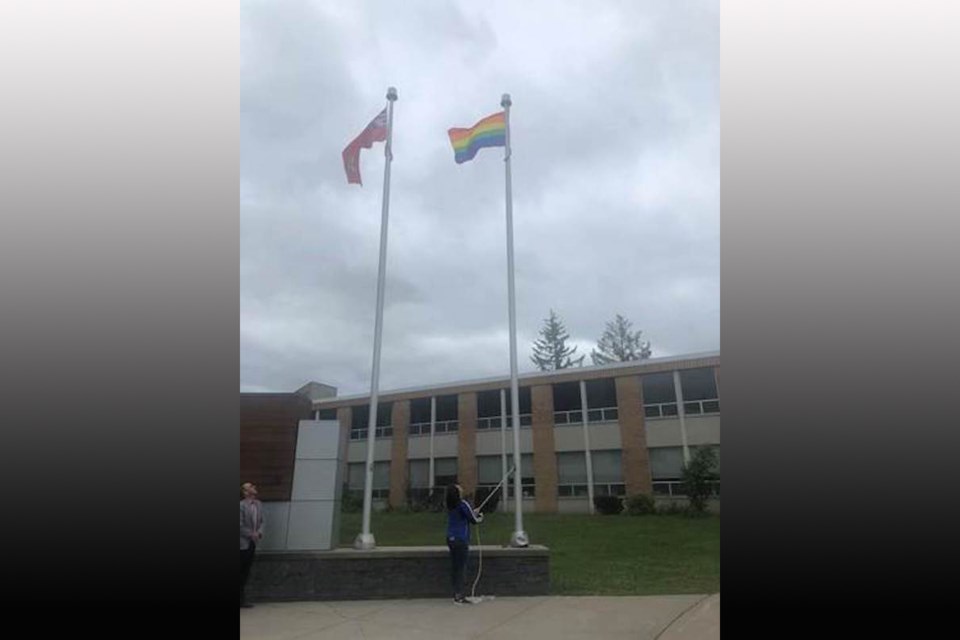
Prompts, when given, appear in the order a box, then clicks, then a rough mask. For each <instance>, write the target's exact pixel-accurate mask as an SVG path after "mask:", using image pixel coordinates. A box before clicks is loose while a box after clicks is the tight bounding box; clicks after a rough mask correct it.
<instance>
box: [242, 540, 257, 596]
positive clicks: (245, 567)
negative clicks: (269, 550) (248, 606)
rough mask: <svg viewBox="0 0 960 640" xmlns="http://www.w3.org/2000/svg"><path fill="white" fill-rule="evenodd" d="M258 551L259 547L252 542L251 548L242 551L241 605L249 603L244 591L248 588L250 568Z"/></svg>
mask: <svg viewBox="0 0 960 640" xmlns="http://www.w3.org/2000/svg"><path fill="white" fill-rule="evenodd" d="M256 551H257V545H256V544H255V543H254V542H252V541H251V542H250V548H248V549H241V550H240V604H243V603H244V602H246V601H247V599H246V597H245V595H244V590H245V589H246V586H247V578H249V577H250V566H251V565H252V564H253V554H254V553H255V552H256Z"/></svg>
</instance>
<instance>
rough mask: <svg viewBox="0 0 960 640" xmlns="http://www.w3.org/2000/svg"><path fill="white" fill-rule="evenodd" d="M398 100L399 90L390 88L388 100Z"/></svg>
mask: <svg viewBox="0 0 960 640" xmlns="http://www.w3.org/2000/svg"><path fill="white" fill-rule="evenodd" d="M396 99H397V88H396V87H390V88H389V89H387V100H389V101H391V102H393V101H394V100H396Z"/></svg>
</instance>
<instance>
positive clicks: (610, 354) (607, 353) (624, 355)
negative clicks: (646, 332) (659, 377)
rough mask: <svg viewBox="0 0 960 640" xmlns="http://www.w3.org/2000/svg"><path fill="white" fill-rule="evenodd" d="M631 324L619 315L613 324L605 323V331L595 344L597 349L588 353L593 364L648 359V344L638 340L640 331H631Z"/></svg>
mask: <svg viewBox="0 0 960 640" xmlns="http://www.w3.org/2000/svg"><path fill="white" fill-rule="evenodd" d="M632 326H633V323H631V322H630V321H629V320H627V319H626V318H624V317H623V316H621V315H620V314H619V313H618V314H617V317H616V318H615V319H614V320H613V322H608V323H607V329H606V331H604V332H603V336H602V337H601V338H600V340H599V342H597V348H596V349H594V350H592V351H591V352H590V359H591V360H593V364H607V363H610V362H628V361H630V360H644V359H646V358H649V357H650V354H651V353H652V352H651V350H650V342H649V341H647V342H643V341H641V340H640V334H642V333H643V332H642V331H631V327H632Z"/></svg>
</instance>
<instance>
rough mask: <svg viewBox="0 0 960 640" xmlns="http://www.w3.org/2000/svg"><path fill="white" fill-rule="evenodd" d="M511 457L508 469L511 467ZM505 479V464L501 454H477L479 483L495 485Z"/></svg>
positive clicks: (508, 461)
mask: <svg viewBox="0 0 960 640" xmlns="http://www.w3.org/2000/svg"><path fill="white" fill-rule="evenodd" d="M509 465H510V460H509V457H508V459H507V469H508V470H509V468H510V466H509ZM502 479H503V464H502V459H501V457H500V456H477V484H478V485H489V486H491V487H492V486H495V485H496V484H497V483H499V482H500V480H502Z"/></svg>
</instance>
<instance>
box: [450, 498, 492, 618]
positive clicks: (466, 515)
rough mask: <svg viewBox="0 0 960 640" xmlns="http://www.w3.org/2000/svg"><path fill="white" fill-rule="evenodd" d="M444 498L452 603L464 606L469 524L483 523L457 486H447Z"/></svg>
mask: <svg viewBox="0 0 960 640" xmlns="http://www.w3.org/2000/svg"><path fill="white" fill-rule="evenodd" d="M445 497H446V502H447V547H448V548H449V549H450V578H451V582H452V585H453V603H454V604H464V603H466V602H467V600H466V598H465V597H464V595H463V574H464V572H465V570H466V568H467V556H468V555H469V552H470V524H471V523H473V524H480V523H481V522H483V514H482V513H477V512H476V511H474V510H473V508H472V507H471V506H470V505H469V504H468V503H467V501H466V500H464V499H463V489H461V487H460V485H458V484H451V485H449V486H448V487H447V492H446V496H445Z"/></svg>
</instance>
